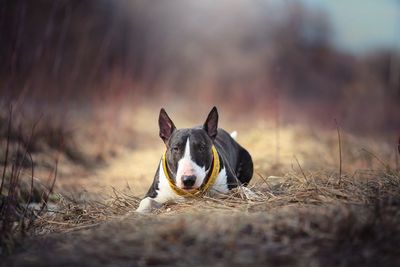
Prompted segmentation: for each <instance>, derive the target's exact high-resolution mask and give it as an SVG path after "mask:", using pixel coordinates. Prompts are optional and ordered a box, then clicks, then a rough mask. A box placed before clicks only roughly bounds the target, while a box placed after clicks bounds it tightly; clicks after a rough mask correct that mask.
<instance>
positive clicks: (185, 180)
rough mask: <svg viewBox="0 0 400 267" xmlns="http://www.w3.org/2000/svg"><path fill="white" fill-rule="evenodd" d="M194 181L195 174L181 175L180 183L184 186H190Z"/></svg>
mask: <svg viewBox="0 0 400 267" xmlns="http://www.w3.org/2000/svg"><path fill="white" fill-rule="evenodd" d="M195 182H196V176H194V175H184V176H182V183H183V185H184V186H185V187H192V186H193V185H194V183H195Z"/></svg>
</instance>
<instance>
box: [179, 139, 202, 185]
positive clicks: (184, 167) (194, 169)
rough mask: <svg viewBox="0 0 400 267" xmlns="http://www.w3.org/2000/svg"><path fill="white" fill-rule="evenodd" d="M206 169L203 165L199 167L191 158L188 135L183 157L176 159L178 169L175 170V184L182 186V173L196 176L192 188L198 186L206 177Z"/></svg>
mask: <svg viewBox="0 0 400 267" xmlns="http://www.w3.org/2000/svg"><path fill="white" fill-rule="evenodd" d="M206 174H207V172H206V169H205V166H203V167H200V166H199V165H197V164H196V162H194V161H193V160H192V156H191V154H190V140H189V137H188V139H187V141H186V146H185V153H184V155H183V157H182V158H181V159H180V160H179V161H178V170H177V172H176V185H177V186H178V187H179V188H183V183H182V176H184V175H194V176H196V182H195V183H194V185H193V188H199V187H200V186H201V185H202V184H203V181H204V179H205V178H206Z"/></svg>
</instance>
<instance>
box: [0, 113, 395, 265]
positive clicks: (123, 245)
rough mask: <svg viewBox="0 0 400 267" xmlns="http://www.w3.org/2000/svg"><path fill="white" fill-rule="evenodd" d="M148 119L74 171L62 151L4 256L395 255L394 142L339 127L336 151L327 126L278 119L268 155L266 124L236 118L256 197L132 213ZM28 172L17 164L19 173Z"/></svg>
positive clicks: (145, 161)
mask: <svg viewBox="0 0 400 267" xmlns="http://www.w3.org/2000/svg"><path fill="white" fill-rule="evenodd" d="M146 112H148V111H146ZM139 113H140V111H139ZM141 117H143V118H145V117H146V116H140V114H139V115H137V116H136V117H135V119H134V120H135V121H134V124H135V125H146V123H147V124H148V119H142V120H140V119H138V118H141ZM125 119H126V120H127V121H123V122H121V124H123V125H128V124H130V123H132V121H129V117H126V118H125ZM178 124H179V125H183V126H184V125H185V123H184V122H180V121H178ZM153 128H154V127H150V129H146V128H143V129H144V132H143V133H142V135H141V136H140V129H141V128H140V127H139V126H138V128H137V129H135V130H134V131H135V133H136V134H137V135H135V141H136V142H137V143H138V144H136V145H135V146H133V147H134V149H133V150H131V148H129V149H124V148H123V147H118V146H117V145H116V147H115V148H114V149H115V150H118V151H119V153H118V155H117V156H116V157H114V158H111V159H110V158H108V159H107V162H108V166H105V167H103V168H100V169H99V168H94V169H93V168H92V169H89V170H87V171H86V172H84V173H83V175H82V176H79V175H76V173H77V172H69V171H68V169H70V168H73V167H74V165H73V163H72V164H71V162H70V161H66V162H61V163H60V168H59V169H60V170H61V171H60V172H61V177H60V178H59V179H58V184H56V188H55V191H56V193H53V194H49V195H48V205H47V208H46V209H45V212H42V213H41V214H38V213H37V212H36V216H35V220H34V221H32V227H31V228H30V230H29V231H28V232H26V235H28V238H24V239H19V240H17V241H18V242H17V243H16V246H15V247H14V249H13V250H11V251H10V253H8V254H7V255H8V256H7V257H6V259H5V260H6V261H5V263H7V264H9V265H11V266H100V265H101V266H150V265H155V266H164V265H165V266H188V265H194V266H204V265H212V266H226V265H232V266H244V265H256V266H261V265H263V266H265V265H267V266H276V265H280V266H293V265H296V266H350V265H352V266H377V265H381V266H397V265H398V264H400V260H399V256H398V255H400V250H399V249H398V243H399V242H400V212H399V210H400V209H399V208H400V172H399V170H396V169H395V168H394V167H392V166H393V161H392V160H394V157H393V153H392V152H393V151H392V149H393V150H394V148H395V147H394V146H393V147H390V146H387V145H385V144H384V143H379V142H375V143H371V142H370V141H371V139H363V138H359V137H354V136H351V135H350V134H347V133H344V132H340V133H339V134H340V135H341V139H342V140H341V142H340V144H341V147H340V149H341V153H338V148H339V147H338V140H337V139H338V132H337V131H334V130H332V131H326V132H322V131H321V132H313V131H311V132H310V131H305V130H304V129H302V128H299V127H282V129H280V138H279V139H280V140H279V142H281V143H280V144H279V147H280V149H279V153H280V163H279V164H278V165H277V164H276V161H275V157H274V155H273V153H274V150H273V149H272V151H271V149H270V148H271V147H275V144H274V142H276V141H275V140H276V138H273V137H274V131H273V127H272V128H271V127H270V126H269V125H268V124H263V123H262V124H261V125H258V126H257V125H256V126H254V127H253V128H252V129H251V130H249V131H248V132H246V131H240V130H241V129H240V128H239V129H238V128H236V127H231V128H229V127H228V130H229V129H238V130H239V142H241V143H242V144H243V145H244V146H245V147H247V148H248V149H249V150H250V152H251V154H252V155H253V159H254V162H255V169H256V174H255V175H254V178H253V180H252V183H251V185H250V188H251V190H252V191H254V192H255V193H256V194H257V197H256V198H254V199H246V198H245V197H244V196H243V193H242V190H240V189H238V190H236V191H234V192H232V193H231V194H230V195H228V196H220V197H219V198H211V197H208V196H205V197H203V198H199V199H191V200H188V201H186V202H184V203H170V204H168V205H166V206H164V207H163V208H161V209H160V210H157V211H156V212H154V213H153V214H150V215H141V214H136V213H134V212H133V210H135V208H136V207H137V206H138V203H139V200H140V198H139V196H141V195H143V193H144V192H145V190H146V189H147V186H148V185H149V184H150V182H151V179H152V175H153V174H154V171H155V169H154V167H155V165H156V164H157V162H158V160H159V156H160V155H161V151H162V146H161V145H154V143H155V142H154V141H155V140H156V139H152V138H151V137H149V131H152V132H153V131H156V130H155V129H153ZM241 134H242V135H241ZM139 141H143V143H142V144H140V142H139ZM96 142H98V140H97V141H96ZM150 144H151V145H150ZM86 147H89V146H86ZM396 148H397V147H396ZM362 149H365V150H362ZM372 151H374V152H376V151H377V153H373V152H372ZM86 153H87V154H93V152H91V151H86ZM38 156H40V155H33V158H34V159H35V158H38ZM339 161H341V162H342V163H341V164H339ZM39 170H40V168H39ZM28 174H29V172H28V171H27V170H25V171H22V172H21V181H23V180H24V179H23V178H24V177H25V178H29V175H28ZM78 174H79V173H78ZM38 175H39V176H41V174H40V173H39V174H38ZM269 175H274V176H269ZM23 176H24V177H23ZM27 188H29V187H27ZM30 208H31V210H32V211H33V212H35V211H38V210H40V208H41V206H40V205H37V204H35V203H32V205H31V207H30ZM43 248H44V249H43ZM2 252H3V255H4V252H5V251H4V250H3V251H2Z"/></svg>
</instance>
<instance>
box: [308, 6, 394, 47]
mask: <svg viewBox="0 0 400 267" xmlns="http://www.w3.org/2000/svg"><path fill="white" fill-rule="evenodd" d="M302 1H303V2H304V3H305V4H306V5H307V6H309V7H312V8H321V9H323V10H325V11H326V12H327V13H328V14H329V16H330V19H331V22H332V24H333V31H334V34H335V36H334V42H335V43H336V44H337V45H338V47H339V48H341V49H344V50H348V51H350V52H354V53H364V52H368V51H371V50H374V49H376V48H396V49H397V50H399V51H400V0H302Z"/></svg>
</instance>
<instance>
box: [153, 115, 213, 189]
mask: <svg viewBox="0 0 400 267" xmlns="http://www.w3.org/2000/svg"><path fill="white" fill-rule="evenodd" d="M158 124H159V126H160V137H161V139H162V140H163V141H164V143H165V145H166V147H167V152H166V161H167V167H168V170H169V172H170V173H171V174H172V176H173V178H174V180H175V184H176V186H177V187H179V188H181V189H184V190H191V189H197V188H199V187H200V186H201V185H202V184H203V182H204V180H205V178H206V177H207V174H208V173H209V172H210V171H211V170H210V169H211V165H212V162H213V154H212V145H213V141H214V139H215V137H216V136H217V131H218V111H217V108H216V107H214V108H213V109H212V110H211V112H210V113H209V114H208V117H207V119H206V121H205V123H204V124H203V125H202V126H200V127H195V128H189V129H176V127H175V125H174V123H173V122H172V120H171V119H170V118H169V116H168V114H167V113H166V112H165V110H164V109H161V111H160V117H159V119H158Z"/></svg>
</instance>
